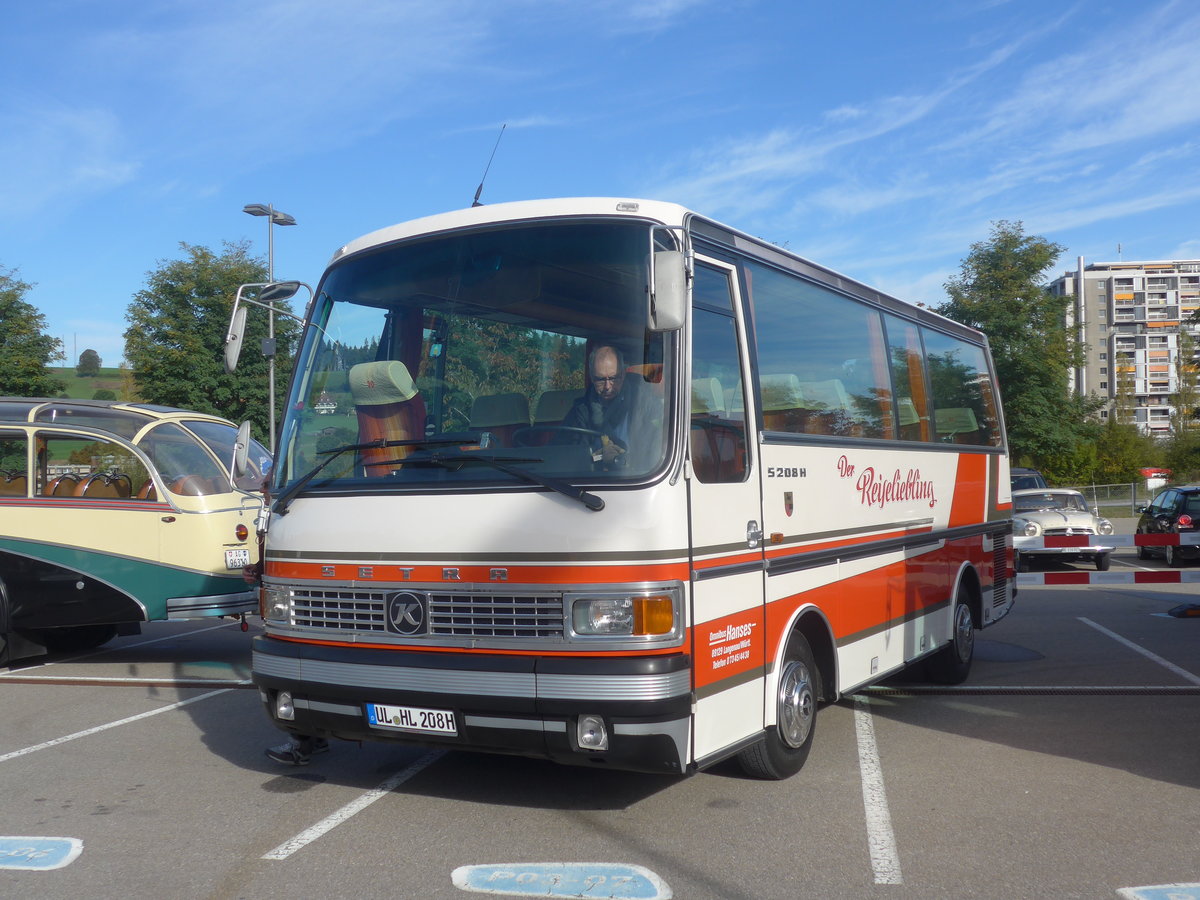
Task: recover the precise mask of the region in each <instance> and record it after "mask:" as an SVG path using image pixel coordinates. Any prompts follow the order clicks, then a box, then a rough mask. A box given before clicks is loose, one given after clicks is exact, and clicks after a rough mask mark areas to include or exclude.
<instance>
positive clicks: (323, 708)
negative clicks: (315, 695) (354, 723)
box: [292, 697, 362, 716]
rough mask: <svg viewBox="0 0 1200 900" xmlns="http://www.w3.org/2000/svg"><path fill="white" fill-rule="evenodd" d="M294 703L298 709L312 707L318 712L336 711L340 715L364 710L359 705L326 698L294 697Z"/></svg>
mask: <svg viewBox="0 0 1200 900" xmlns="http://www.w3.org/2000/svg"><path fill="white" fill-rule="evenodd" d="M292 705H293V706H294V707H296V709H311V710H314V711H316V712H325V713H334V714H335V715H339V716H361V715H362V710H361V709H360V708H359V707H357V706H347V705H346V704H344V703H326V702H325V701H324V700H305V699H304V698H303V697H293V698H292Z"/></svg>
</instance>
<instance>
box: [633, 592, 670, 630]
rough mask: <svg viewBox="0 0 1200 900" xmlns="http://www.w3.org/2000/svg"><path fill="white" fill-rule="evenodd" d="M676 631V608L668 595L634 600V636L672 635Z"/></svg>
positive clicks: (635, 598)
mask: <svg viewBox="0 0 1200 900" xmlns="http://www.w3.org/2000/svg"><path fill="white" fill-rule="evenodd" d="M674 630H675V607H674V605H673V604H672V603H671V598H670V597H669V596H666V595H661V594H660V595H657V596H652V597H634V598H633V633H634V634H670V633H671V632H672V631H674Z"/></svg>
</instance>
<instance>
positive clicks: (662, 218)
mask: <svg viewBox="0 0 1200 900" xmlns="http://www.w3.org/2000/svg"><path fill="white" fill-rule="evenodd" d="M575 216H579V217H595V216H612V217H615V218H624V219H643V220H646V221H650V222H655V223H658V224H662V225H669V226H676V227H682V226H687V227H688V228H689V229H691V231H692V233H693V234H695V235H698V236H701V237H703V238H706V239H708V240H711V241H716V242H718V243H722V244H725V245H726V246H729V247H730V248H733V249H736V250H738V251H740V252H743V253H746V254H748V255H750V256H754V257H757V258H758V259H760V260H762V261H764V262H767V263H773V264H775V265H779V266H781V267H783V268H785V269H788V270H790V271H793V272H796V273H798V274H800V275H803V276H805V277H807V278H810V279H812V280H814V281H817V282H819V283H821V284H823V285H826V286H828V287H831V288H833V289H835V290H838V291H841V292H843V293H845V294H848V295H850V296H854V297H859V298H862V299H865V300H868V301H872V302H874V303H876V304H878V305H880V306H883V307H885V308H888V309H890V310H892V311H895V312H897V313H899V314H901V315H905V316H907V317H909V318H915V319H918V320H922V321H925V322H926V323H928V324H931V325H932V326H933V327H935V328H937V329H939V330H941V331H948V332H951V333H955V334H958V335H960V336H963V337H966V338H968V339H969V340H972V341H974V342H976V343H981V344H986V343H987V338H986V336H985V335H984V334H983V333H982V332H980V331H978V330H977V329H974V328H971V327H970V326H968V325H963V324H962V323H961V322H955V321H954V320H952V319H947V318H946V317H945V316H942V315H940V314H938V313H935V312H933V311H932V310H930V309H928V308H926V307H924V306H918V305H916V304H915V303H912V302H910V301H907V300H903V299H901V298H899V297H895V296H893V295H891V294H887V293H885V292H883V291H881V290H879V289H878V288H874V287H871V286H870V285H868V284H866V283H864V282H862V281H858V280H857V279H855V278H851V277H849V276H847V275H843V274H841V273H840V272H838V271H836V270H834V269H831V268H829V267H827V266H823V265H821V264H819V263H815V262H813V261H811V260H808V259H806V258H804V257H802V256H799V255H798V254H796V253H793V252H792V251H790V250H785V249H784V248H782V247H779V246H777V245H775V244H772V243H770V242H768V241H765V240H763V239H762V238H757V237H754V236H753V235H750V234H747V233H745V232H742V231H738V230H737V229H735V228H732V227H731V226H729V225H726V224H724V223H722V222H718V221H717V220H715V219H710V218H708V217H707V216H703V215H701V214H699V213H696V212H694V211H692V210H689V209H688V208H687V207H684V206H681V205H680V204H678V203H668V202H665V201H662V200H642V199H637V198H633V197H624V198H622V197H560V198H551V199H544V200H518V201H514V202H510V203H497V204H494V205H481V206H475V207H469V208H467V209H459V210H454V211H451V212H444V213H437V214H435V215H432V216H424V217H422V218H419V219H412V220H410V221H408V222H401V223H398V224H396V225H389V226H388V227H386V228H381V229H379V230H377V231H372V232H370V233H369V234H365V235H363V236H362V237H359V238H356V239H355V240H353V241H351V242H350V243H348V244H346V245H345V246H343V247H341V248H339V249H338V250H337V252H335V253H334V255H333V258H332V259H331V260H330V265H332V264H333V263H335V262H338V261H339V260H341V259H343V258H345V257H347V256H350V255H353V254H356V253H360V252H362V251H365V250H370V249H372V248H375V247H378V246H381V245H384V244H389V243H392V242H394V241H401V240H404V239H406V238H411V237H417V236H422V235H432V234H438V233H441V232H448V231H454V230H457V229H461V228H473V227H478V226H483V225H489V224H493V223H495V224H499V223H515V222H532V221H537V220H539V219H555V218H567V217H575Z"/></svg>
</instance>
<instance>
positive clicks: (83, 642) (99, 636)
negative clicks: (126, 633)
mask: <svg viewBox="0 0 1200 900" xmlns="http://www.w3.org/2000/svg"><path fill="white" fill-rule="evenodd" d="M116 636H117V626H116V625H73V626H71V627H70V628H47V629H45V630H44V631H42V632H41V633H40V634H39V635H38V638H39V639H40V640H41V642H42V643H43V644H45V645H46V647H47V649H50V650H53V651H55V652H57V653H78V652H79V651H81V650H92V649H95V648H96V647H99V646H100V645H101V644H106V643H108V642H109V641H111V640H112V639H113V638H114V637H116Z"/></svg>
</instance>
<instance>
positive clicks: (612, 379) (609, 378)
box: [592, 375, 621, 384]
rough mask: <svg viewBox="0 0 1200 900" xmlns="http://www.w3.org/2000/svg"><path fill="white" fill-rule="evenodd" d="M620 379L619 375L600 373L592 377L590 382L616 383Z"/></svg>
mask: <svg viewBox="0 0 1200 900" xmlns="http://www.w3.org/2000/svg"><path fill="white" fill-rule="evenodd" d="M620 380H621V376H620V375H600V376H593V377H592V384H616V383H617V382H618V381H620Z"/></svg>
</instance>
